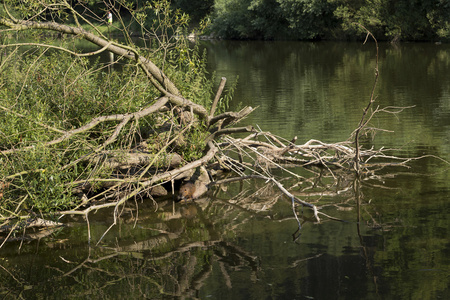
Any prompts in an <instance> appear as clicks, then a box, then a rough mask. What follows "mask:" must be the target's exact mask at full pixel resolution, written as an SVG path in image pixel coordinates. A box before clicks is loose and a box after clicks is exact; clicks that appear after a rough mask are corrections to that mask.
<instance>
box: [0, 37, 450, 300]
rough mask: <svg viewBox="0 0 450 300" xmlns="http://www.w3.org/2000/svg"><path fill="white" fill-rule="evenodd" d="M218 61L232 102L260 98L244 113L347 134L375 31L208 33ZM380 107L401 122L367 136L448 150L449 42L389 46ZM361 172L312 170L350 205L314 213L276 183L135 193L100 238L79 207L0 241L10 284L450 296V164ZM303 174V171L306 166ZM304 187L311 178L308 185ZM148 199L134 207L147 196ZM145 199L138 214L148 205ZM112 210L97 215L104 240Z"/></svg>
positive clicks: (22, 289) (319, 194)
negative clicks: (37, 234)
mask: <svg viewBox="0 0 450 300" xmlns="http://www.w3.org/2000/svg"><path fill="white" fill-rule="evenodd" d="M204 46H205V47H206V48H207V49H208V51H209V56H208V57H209V66H210V69H211V70H215V71H216V73H217V76H219V77H221V76H225V77H227V78H228V84H230V82H232V81H233V78H235V76H236V75H237V76H239V80H238V86H237V90H236V93H235V97H234V100H233V102H231V103H230V108H231V109H235V108H237V107H239V106H243V105H251V106H258V107H259V108H258V110H256V111H255V112H254V113H253V114H252V115H250V116H249V118H247V119H246V120H244V121H243V123H242V125H244V124H252V125H256V124H257V125H259V126H260V127H261V129H262V130H267V131H271V132H273V133H275V134H278V135H280V136H283V137H285V138H287V139H291V138H292V137H293V136H298V143H303V142H306V141H307V140H309V139H311V138H315V139H319V140H322V141H325V142H338V141H343V140H346V139H347V138H348V137H349V135H350V134H351V132H352V131H353V129H354V128H355V127H356V125H357V124H358V122H359V119H360V117H361V112H362V109H363V107H365V105H366V104H367V101H368V99H369V96H370V92H371V88H372V84H373V74H374V63H375V56H374V54H375V50H374V45H373V44H368V45H361V44H358V43H331V42H323V43H299V42H225V41H220V42H208V43H205V44H204ZM379 59H380V62H379V63H380V64H379V69H380V78H379V82H378V89H377V90H376V95H377V102H376V104H377V105H380V106H381V107H384V106H396V107H399V106H402V107H410V106H414V107H412V108H409V109H407V110H405V111H403V112H402V113H401V114H399V115H396V116H394V115H392V114H379V115H378V116H377V117H376V118H374V120H373V122H372V125H373V126H374V127H378V128H383V129H386V130H390V131H393V132H380V133H378V134H377V135H375V137H374V139H373V140H372V137H370V138H368V139H367V140H366V141H365V143H366V146H371V145H373V146H375V147H381V146H386V147H389V148H396V149H397V150H395V151H394V152H393V153H395V154H396V155H401V156H405V157H414V156H422V155H435V156H439V157H442V158H443V159H446V160H450V155H449V153H450V151H449V150H450V146H449V144H450V143H449V142H450V76H449V74H450V45H439V46H438V45H434V44H402V45H399V46H398V47H392V46H390V45H387V44H382V45H380V55H379ZM410 166H411V168H409V169H406V168H401V169H398V168H391V169H389V170H384V171H382V172H380V174H379V175H380V177H372V178H369V179H367V180H364V181H358V180H355V179H354V178H352V177H351V176H348V175H342V176H339V174H336V176H337V180H336V181H335V180H333V178H330V176H325V174H317V175H315V176H313V175H311V174H309V173H308V174H309V175H308V176H309V177H310V178H312V180H313V181H314V183H315V184H314V186H312V187H311V185H305V184H303V183H299V185H298V188H294V189H293V190H292V192H293V193H295V194H296V195H298V196H299V197H300V198H302V199H304V200H306V201H310V202H314V203H316V204H317V205H319V206H321V207H322V209H321V211H322V212H324V213H326V214H328V215H331V216H334V217H336V218H339V219H343V220H345V221H346V222H336V221H331V220H328V219H327V218H326V217H322V222H321V223H320V224H315V223H312V222H311V221H310V220H311V212H310V211H309V210H308V209H306V208H305V209H303V211H302V210H301V209H299V210H298V212H299V215H300V217H301V220H302V222H304V223H303V227H302V230H301V235H300V237H299V238H298V239H297V240H296V241H295V242H294V241H293V234H294V233H295V231H296V229H297V222H296V220H295V219H294V217H293V212H292V209H291V203H290V202H289V201H288V200H286V199H285V198H283V197H280V195H279V192H278V191H277V190H276V189H275V188H273V187H271V186H268V185H266V184H265V183H264V182H259V181H249V182H244V183H242V184H240V183H235V184H230V185H228V186H227V187H220V188H216V189H214V190H212V191H211V193H210V195H209V197H208V198H206V199H202V200H199V201H197V203H196V204H195V205H185V206H182V205H179V204H176V205H173V203H172V201H171V199H167V200H166V201H163V202H161V203H159V205H158V208H157V209H156V210H155V206H154V205H153V204H152V203H150V202H139V203H130V204H129V206H128V208H127V210H125V211H124V213H123V218H122V219H121V220H120V224H119V225H117V226H115V227H113V229H112V230H111V231H110V232H109V233H108V234H107V235H106V236H105V238H104V240H103V241H102V243H101V244H100V245H99V246H94V245H92V246H93V247H88V244H87V228H86V225H85V224H86V223H85V222H83V221H82V220H79V219H77V218H74V217H70V218H69V217H67V218H65V219H64V220H63V221H64V222H66V223H67V224H68V226H67V227H64V228H62V229H60V230H59V232H56V233H54V234H53V235H51V236H50V237H45V238H42V239H41V240H40V241H36V240H33V241H28V242H27V241H25V242H20V241H17V242H10V243H7V244H5V245H4V246H3V248H2V249H1V250H0V253H1V263H0V266H1V270H0V276H1V282H2V283H1V285H0V286H1V287H0V293H1V294H0V295H2V296H6V297H7V298H8V297H9V298H17V297H20V296H22V297H23V298H70V297H72V298H100V297H101V298H172V297H185V298H200V299H440V298H442V299H448V298H449V297H450V290H449V286H450V244H449V238H448V232H449V229H450V213H449V211H450V210H449V209H450V202H449V191H450V183H449V171H448V168H449V166H448V164H445V163H444V162H442V161H440V160H438V159H436V158H432V157H428V158H424V159H421V160H418V161H413V162H411V164H410ZM305 176H306V174H305ZM306 187H307V188H306ZM136 206H138V210H136ZM137 213H138V215H137ZM111 216H112V214H111V212H99V213H97V214H92V216H91V217H90V225H91V234H92V240H93V243H94V244H95V243H96V241H97V240H98V239H99V238H100V237H101V236H102V234H103V233H104V232H105V230H106V229H107V228H108V227H109V226H110V224H111V223H112V222H113V220H112V217H111Z"/></svg>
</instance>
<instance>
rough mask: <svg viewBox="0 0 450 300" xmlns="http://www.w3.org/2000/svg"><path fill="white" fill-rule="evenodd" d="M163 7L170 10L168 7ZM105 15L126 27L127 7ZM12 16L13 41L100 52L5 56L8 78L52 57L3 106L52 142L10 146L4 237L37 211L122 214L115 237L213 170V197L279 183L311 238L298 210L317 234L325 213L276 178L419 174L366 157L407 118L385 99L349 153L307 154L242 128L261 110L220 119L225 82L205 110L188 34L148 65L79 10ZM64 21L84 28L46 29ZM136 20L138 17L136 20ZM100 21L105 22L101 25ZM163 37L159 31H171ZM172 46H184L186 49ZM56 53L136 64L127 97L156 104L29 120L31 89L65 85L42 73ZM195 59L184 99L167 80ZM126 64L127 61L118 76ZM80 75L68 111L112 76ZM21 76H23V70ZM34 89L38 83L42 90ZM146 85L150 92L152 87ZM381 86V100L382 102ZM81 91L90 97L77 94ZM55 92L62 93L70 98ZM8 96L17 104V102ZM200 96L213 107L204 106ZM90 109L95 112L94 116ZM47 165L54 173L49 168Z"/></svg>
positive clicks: (7, 21)
mask: <svg viewBox="0 0 450 300" xmlns="http://www.w3.org/2000/svg"><path fill="white" fill-rule="evenodd" d="M162 3H163V4H164V3H165V5H166V6H167V5H168V4H167V3H166V2H165V1H162ZM80 5H81V4H80ZM105 5H106V7H107V8H108V9H109V10H113V11H114V12H115V14H116V15H118V13H119V9H118V8H117V7H114V6H110V7H108V4H105ZM166 6H161V7H159V8H155V9H161V11H160V12H161V13H164V14H165V17H166V18H172V16H171V13H172V12H171V11H168V10H167V7H166ZM13 7H14V6H13V5H12V4H11V3H10V2H8V1H5V2H4V4H3V11H2V14H1V15H0V25H2V26H3V28H6V29H3V31H4V32H5V33H7V32H9V31H13V32H19V31H25V30H32V31H34V30H39V31H41V30H44V31H51V32H56V33H58V34H62V35H64V36H65V37H68V36H71V37H74V38H76V39H83V40H86V41H89V42H90V43H92V44H94V45H95V46H97V47H98V48H99V49H98V50H95V51H92V52H90V53H79V52H76V51H75V50H71V49H70V48H69V47H68V46H67V45H63V46H54V45H50V44H45V43H40V42H34V43H16V42H8V43H5V44H4V45H2V46H1V48H0V49H2V51H4V52H3V54H2V56H4V57H6V59H5V60H4V61H3V62H2V63H1V64H0V69H2V68H3V69H5V70H6V69H7V68H8V67H9V66H10V65H11V62H12V61H13V60H14V58H15V55H17V54H18V53H19V49H21V47H32V48H31V49H35V48H36V47H38V48H40V49H44V50H40V52H36V53H37V54H36V55H35V56H34V57H33V60H32V61H31V63H29V64H28V65H26V64H24V65H23V66H22V67H21V68H22V69H21V70H20V76H17V77H21V80H22V81H21V83H20V84H19V85H18V86H19V87H18V88H17V87H16V88H17V90H18V92H17V96H16V97H15V98H12V97H11V94H7V93H5V94H3V95H2V97H3V99H2V103H4V104H3V105H1V106H0V110H1V111H2V113H3V116H4V117H5V119H6V118H14V122H16V123H17V124H22V125H23V124H25V123H26V124H27V126H30V124H31V128H35V129H34V131H35V132H36V134H37V132H43V133H45V134H43V135H39V136H38V138H37V139H36V138H35V137H33V134H28V132H29V130H30V127H28V128H27V129H23V130H24V131H20V132H19V133H17V134H13V133H3V134H2V137H1V140H0V155H1V159H2V162H3V163H4V167H3V168H2V178H1V185H0V198H2V199H3V201H4V205H3V207H2V213H1V216H0V218H1V220H2V222H3V224H2V226H3V228H5V230H7V229H9V228H12V227H11V225H10V222H12V220H13V219H17V218H22V219H29V218H32V214H30V213H29V212H30V210H31V211H33V214H34V213H36V211H37V212H41V213H42V212H49V213H52V214H53V215H76V214H79V215H83V216H85V217H86V220H87V222H88V225H89V219H88V216H89V213H90V212H91V211H95V210H98V209H101V208H106V207H114V222H113V223H112V224H111V226H114V225H115V224H116V223H117V219H118V217H119V216H120V213H121V207H122V206H123V204H124V203H125V202H126V201H128V200H130V199H137V198H139V197H141V198H150V199H153V201H155V199H154V197H155V196H156V195H163V194H166V193H172V194H174V195H175V194H176V186H178V185H179V184H180V182H181V181H182V180H194V178H196V177H195V173H196V171H197V172H198V170H199V168H200V167H202V166H203V167H206V168H207V169H208V170H209V174H210V177H212V179H213V182H212V183H208V184H209V186H213V185H214V184H223V183H224V181H220V180H219V179H220V177H219V176H218V173H217V172H218V171H227V172H233V173H234V174H236V175H237V176H238V177H236V178H234V179H233V180H244V179H246V178H249V176H251V177H252V178H259V179H261V180H264V181H267V182H272V183H273V184H274V185H275V186H276V187H278V189H279V190H280V192H281V193H282V194H284V195H286V196H287V197H288V198H289V199H291V202H292V208H293V213H294V215H295V217H296V219H297V221H298V224H299V228H300V227H301V223H300V221H299V219H298V217H297V213H296V207H297V205H301V206H306V207H309V208H311V209H312V210H313V212H314V218H315V221H316V222H320V218H319V212H318V209H317V207H316V206H315V205H314V204H312V203H308V202H307V201H304V200H302V199H300V198H299V197H298V196H295V195H294V194H293V193H291V192H290V191H289V187H284V186H283V185H282V184H281V183H280V181H279V180H277V179H276V177H275V176H274V175H273V172H272V170H273V169H278V170H280V169H281V170H284V171H285V174H287V176H292V177H293V178H297V179H298V180H304V179H305V178H304V177H302V176H300V175H298V174H297V173H295V172H293V171H291V169H290V168H291V167H301V168H320V169H323V170H326V171H327V172H329V174H331V176H333V177H335V176H334V174H335V172H336V170H339V171H340V172H349V173H356V174H357V176H374V175H375V171H376V170H378V169H379V168H383V167H385V166H387V165H394V164H395V165H405V164H406V163H407V162H408V160H407V159H401V158H397V157H393V156H389V155H386V154H385V150H384V149H378V150H376V149H363V148H362V147H361V145H360V143H359V136H360V135H361V134H362V133H363V131H364V130H365V129H366V125H367V124H368V122H369V121H370V119H371V117H372V116H373V114H375V113H377V112H379V111H381V110H384V111H387V112H391V113H397V112H399V111H401V109H402V108H384V109H380V108H376V109H375V110H373V111H371V109H372V105H373V103H374V101H375V97H374V92H372V94H371V96H370V100H369V103H368V106H367V108H366V109H365V111H364V114H363V116H362V119H361V122H360V124H359V126H358V127H357V129H356V130H355V132H354V135H353V137H352V138H351V139H349V140H348V141H344V142H338V143H323V142H321V141H318V140H313V139H312V140H310V141H308V142H306V143H304V144H302V145H299V144H296V138H295V137H294V138H292V139H291V140H284V139H282V138H280V137H276V136H274V135H272V134H271V133H270V132H263V131H261V130H257V129H255V128H254V127H252V126H245V127H234V126H235V125H236V124H237V123H238V122H239V121H241V120H242V119H244V118H245V117H246V116H248V114H250V113H251V112H252V111H253V110H254V108H252V107H244V108H243V109H242V110H240V111H238V112H230V111H228V112H227V111H225V110H224V109H220V111H219V113H216V111H217V110H218V108H217V107H218V106H220V105H221V103H220V101H221V99H222V101H223V95H222V93H223V89H224V85H225V81H226V80H225V79H224V78H223V79H222V82H221V84H220V86H219V88H218V91H217V93H215V97H214V98H212V97H210V98H209V101H208V100H206V101H205V99H200V98H208V97H209V96H211V95H213V94H212V93H210V92H209V93H204V92H202V88H205V87H202V88H199V87H198V86H197V87H196V89H194V87H193V86H192V85H194V84H199V83H201V82H204V81H201V80H204V79H198V78H197V77H195V74H197V73H198V72H199V70H201V61H200V60H198V61H200V62H196V58H198V56H195V55H194V54H190V55H191V56H190V57H189V58H186V56H185V55H186V53H185V52H184V51H186V52H188V51H190V50H189V49H188V47H186V45H184V46H183V44H180V43H183V41H182V38H183V36H180V35H177V34H179V33H181V32H178V31H175V32H173V34H172V35H164V39H167V40H169V42H167V40H165V41H163V40H164V39H156V40H154V43H155V45H156V49H157V50H155V51H154V52H151V55H148V53H147V52H146V51H148V49H143V48H139V47H137V46H136V45H134V44H132V43H130V44H127V45H125V44H121V43H118V42H116V41H114V40H113V39H111V38H108V37H106V35H105V34H103V33H102V32H101V31H99V30H98V29H97V27H96V26H94V25H93V24H92V23H91V21H89V20H88V19H87V18H86V17H85V16H84V15H82V14H80V13H79V11H80V10H79V9H76V7H75V8H74V7H72V6H71V5H70V4H69V3H68V2H67V1H64V0H63V1H59V2H58V3H57V4H54V5H44V6H43V7H40V8H41V10H40V13H39V14H36V15H35V16H33V17H31V18H30V17H28V18H19V17H16V16H15V15H14V14H15V13H16V14H19V13H18V12H11V11H10V10H11V9H12V8H13ZM55 10H56V11H60V12H61V11H62V12H65V13H67V14H68V16H70V17H71V18H72V20H73V21H74V23H75V25H74V26H69V25H65V24H62V23H59V22H55V21H49V20H48V18H49V17H48V16H46V17H45V20H38V18H39V16H41V15H42V14H43V12H44V11H45V12H48V13H49V14H52V13H53V12H54V11H55ZM19 15H20V14H19ZM131 15H132V16H136V14H135V15H133V13H131ZM96 18H97V19H101V17H100V16H96ZM175 19H176V18H175ZM82 22H84V23H86V24H87V25H88V26H90V27H91V30H87V29H84V28H83V27H82V26H81V23H82ZM161 23H162V22H161V20H160V22H159V23H158V24H159V25H161ZM157 28H158V29H159V30H160V27H157ZM122 32H123V33H124V35H125V39H126V40H128V41H131V39H130V37H129V34H128V31H127V30H126V28H125V29H124V30H123V31H122ZM149 32H150V33H151V36H152V37H156V36H158V30H156V29H155V30H153V31H149ZM149 32H144V34H143V37H144V38H145V37H146V36H148V35H147V34H148V33H149ZM174 37H176V38H177V39H174ZM375 42H376V40H375ZM171 43H175V44H176V47H175V46H173V44H171ZM170 47H172V48H171V49H176V50H173V51H174V52H170V51H168V49H170ZM50 49H54V50H58V51H63V52H66V53H69V54H70V55H71V56H73V57H75V58H78V57H87V56H93V55H96V54H98V53H100V52H103V51H108V52H110V53H113V54H114V55H117V56H118V57H119V59H120V60H128V62H129V65H130V66H131V67H130V69H131V71H130V73H128V74H131V75H132V77H133V79H130V81H129V82H127V85H126V87H127V88H130V89H131V91H133V92H134V91H135V90H137V89H139V88H141V87H142V89H143V91H144V92H143V94H145V96H142V97H141V98H143V99H141V100H140V101H141V102H140V104H139V105H135V104H134V103H133V104H132V103H130V102H126V101H125V102H124V104H123V107H120V109H119V108H116V107H114V104H112V105H111V104H109V106H108V109H103V110H99V111H98V112H96V113H95V114H94V115H92V116H90V115H83V116H82V117H80V118H82V120H78V116H76V120H75V121H74V119H75V117H74V118H73V119H70V118H66V119H63V120H60V122H58V121H56V120H55V118H53V119H51V118H48V119H45V120H43V121H41V120H40V119H39V118H37V117H30V115H32V113H31V112H30V110H33V109H34V108H33V105H32V104H30V105H29V106H25V105H23V103H21V101H22V100H21V99H22V96H24V95H26V93H27V89H28V88H29V86H28V84H30V83H31V82H33V84H34V85H33V86H37V89H39V90H45V89H44V88H41V87H40V86H41V84H44V82H46V84H47V82H52V80H54V78H47V77H45V74H44V75H43V74H41V73H39V72H38V71H36V68H35V65H38V64H42V63H41V62H42V61H44V57H45V55H46V53H47V51H50ZM170 53H172V54H170ZM170 55H172V56H170ZM169 56H170V58H171V59H177V61H176V62H175V63H173V65H172V66H170V63H169V62H168V61H170V60H169ZM150 57H155V59H157V60H158V61H159V62H160V63H162V64H163V67H158V66H157V63H155V62H154V61H152V59H150ZM186 59H187V64H185V65H184V68H185V69H184V70H187V71H182V72H186V74H188V75H186V77H188V78H191V79H190V80H191V81H190V82H188V83H189V84H191V86H189V85H188V86H186V87H184V88H183V89H181V88H178V87H177V84H176V83H175V82H173V81H171V79H170V78H169V77H170V76H168V75H166V71H167V72H169V73H170V74H172V75H173V76H174V77H176V78H180V76H182V75H180V74H179V71H178V73H177V72H176V69H177V68H179V67H180V63H179V62H180V61H184V60H186ZM115 63H117V61H114V62H113V63H112V64H115ZM81 64H82V63H81ZM195 64H197V65H196V67H194V68H192V69H193V71H192V70H191V71H189V70H190V69H189V68H191V67H192V65H194V66H195ZM186 65H187V67H186ZM77 66H78V65H76V64H75V63H74V64H70V65H69V66H68V67H67V69H66V71H64V72H65V73H62V74H63V76H62V77H63V79H64V80H63V86H62V94H63V95H64V97H67V99H71V98H70V97H72V96H73V94H74V93H77V92H78V91H79V89H81V90H83V86H84V85H83V84H84V83H83V78H84V77H86V78H89V76H90V75H91V74H92V73H95V72H99V70H102V68H99V69H96V70H95V71H93V70H91V69H89V68H85V69H83V68H82V69H81V70H83V72H82V73H81V74H77V73H75V74H72V75H71V76H70V74H69V72H70V70H71V69H76V68H77ZM186 68H187V69H186ZM377 69H378V66H376V79H377V77H378V71H377ZM9 70H11V69H9ZM17 72H18V73H17V74H19V70H17ZM189 72H191V73H189ZM67 74H69V75H67ZM193 74H194V75H193ZM131 75H130V76H131ZM105 76H106V75H105ZM108 76H109V75H108ZM203 76H204V74H203ZM31 77H32V78H33V79H34V80H35V81H31V79H30V78H31ZM143 78H145V80H147V82H148V85H150V86H151V87H148V86H147V85H146V84H145V83H143V81H142V80H143ZM376 79H375V84H374V88H373V90H375V86H376ZM108 80H112V79H111V77H108ZM86 81H89V80H86ZM178 82H181V84H183V80H180V79H179V81H178ZM5 84H6V83H3V85H5ZM108 84H109V83H108ZM77 85H80V87H79V88H78V89H77ZM200 85H201V84H200ZM51 86H52V88H55V89H57V88H61V87H59V86H58V87H54V85H51ZM211 86H212V83H211V82H209V85H208V86H207V87H211ZM191 89H192V90H191ZM193 90H194V92H193ZM118 91H119V92H118V94H116V96H117V95H120V96H121V97H125V96H126V95H127V94H129V92H124V91H125V88H123V89H122V88H118ZM44 92H45V91H44ZM71 93H72V94H71ZM6 95H8V96H9V98H8V99H7V98H6ZM198 95H202V96H201V97H198V98H196V96H198ZM205 95H206V96H205ZM65 99H66V98H65ZM67 99H66V100H64V101H65V102H63V104H61V103H57V104H55V106H57V108H56V109H55V111H53V112H52V113H53V114H55V115H58V116H59V113H60V112H61V110H62V111H63V112H64V113H66V114H72V112H71V111H70V110H69V109H66V108H65V105H67V106H70V105H71V103H68V100H67ZM77 99H79V98H77ZM133 99H135V98H133ZM84 101H87V100H85V99H83V98H81V100H80V102H79V105H82V103H83V102H84ZM48 102H49V100H48V99H44V103H46V104H45V105H47V103H48ZM61 107H62V108H61ZM127 107H128V109H127ZM130 107H131V108H130ZM222 107H224V105H222ZM96 108H97V107H96ZM46 109H48V108H46ZM58 109H59V110H58ZM90 109H91V107H90V106H89V105H88V106H87V108H86V110H85V111H84V112H86V111H88V110H90ZM115 109H117V110H121V112H116V113H111V114H104V112H105V111H111V112H115ZM94 110H95V109H94ZM28 112H30V115H29V114H28ZM22 125H20V126H22ZM11 126H12V125H11ZM24 126H25V125H24ZM9 129H11V128H9ZM31 131H32V132H33V130H31ZM25 132H26V134H25ZM236 133H239V134H241V135H242V133H247V134H248V135H247V136H246V137H243V138H236V137H234V136H235V134H236ZM24 136H25V137H24ZM43 160H45V163H42V161H43ZM30 161H33V162H34V164H32V163H30ZM55 178H56V179H55ZM42 190H44V191H46V194H44V192H41V191H42ZM205 192H206V189H205ZM58 193H59V195H60V196H61V197H62V198H64V199H65V201H64V202H63V203H56V204H55V201H56V200H54V199H53V198H52V197H54V196H55V194H56V195H57V194H58ZM155 203H156V201H155ZM327 217H330V218H332V217H331V216H327ZM44 224H45V222H44ZM88 227H89V226H88ZM110 228H111V227H110ZM10 232H11V231H10ZM106 232H107V231H106ZM106 232H105V234H106Z"/></svg>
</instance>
